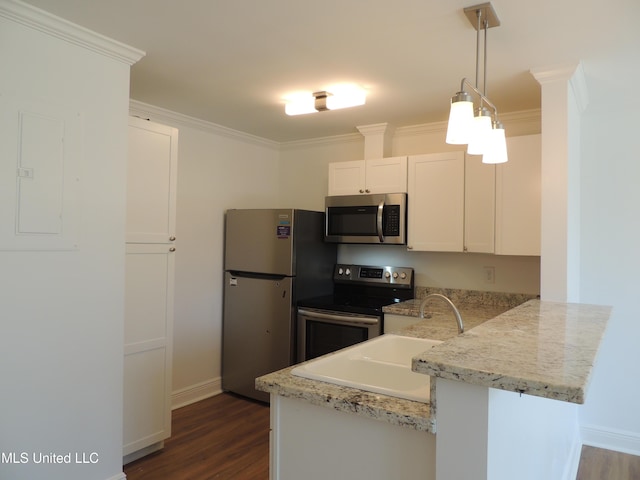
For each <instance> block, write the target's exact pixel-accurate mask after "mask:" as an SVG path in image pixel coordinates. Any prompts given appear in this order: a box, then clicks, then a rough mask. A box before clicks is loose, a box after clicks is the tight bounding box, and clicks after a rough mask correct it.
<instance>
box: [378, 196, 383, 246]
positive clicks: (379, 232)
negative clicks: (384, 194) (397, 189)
mask: <svg viewBox="0 0 640 480" xmlns="http://www.w3.org/2000/svg"><path fill="white" fill-rule="evenodd" d="M383 213H384V200H381V201H380V204H379V205H378V215H376V220H377V221H376V226H377V228H378V238H379V239H380V243H384V231H383V230H382V214H383Z"/></svg>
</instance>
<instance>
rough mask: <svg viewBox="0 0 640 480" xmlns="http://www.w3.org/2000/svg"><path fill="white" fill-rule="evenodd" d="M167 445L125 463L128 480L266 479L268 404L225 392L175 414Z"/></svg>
mask: <svg viewBox="0 0 640 480" xmlns="http://www.w3.org/2000/svg"><path fill="white" fill-rule="evenodd" d="M171 429H172V435H171V438H169V439H168V440H166V441H165V444H164V449H163V450H162V451H160V452H155V453H153V454H151V455H148V456H146V457H144V458H141V459H139V460H136V461H135V462H131V463H130V464H128V465H126V466H125V467H124V472H125V473H126V475H127V480H210V479H216V480H226V479H229V480H231V479H233V480H245V479H246V480H268V479H269V406H268V405H266V404H263V403H259V402H254V401H251V400H247V399H245V398H242V397H238V396H235V395H231V394H228V393H223V394H220V395H217V396H215V397H211V398H208V399H206V400H202V401H200V402H197V403H194V404H192V405H188V406H186V407H182V408H179V409H177V410H174V411H173V413H172V425H171Z"/></svg>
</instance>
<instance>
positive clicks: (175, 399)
mask: <svg viewBox="0 0 640 480" xmlns="http://www.w3.org/2000/svg"><path fill="white" fill-rule="evenodd" d="M219 393H222V379H221V378H220V377H218V378H212V379H211V380H205V381H204V382H200V383H196V384H195V385H190V386H188V387H186V388H181V389H180V390H175V391H174V392H173V393H172V394H171V410H175V409H176V408H180V407H185V406H187V405H191V404H192V403H195V402H197V401H199V400H204V399H205V398H209V397H213V396H214V395H218V394H219Z"/></svg>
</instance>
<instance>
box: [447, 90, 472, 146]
mask: <svg viewBox="0 0 640 480" xmlns="http://www.w3.org/2000/svg"><path fill="white" fill-rule="evenodd" d="M472 125H473V102H472V101H471V96H470V95H469V94H468V93H466V92H458V93H456V94H455V95H454V96H453V98H451V110H450V111H449V124H448V125H447V137H446V139H445V141H446V142H447V143H448V144H450V145H464V144H466V143H469V139H470V135H471V128H472Z"/></svg>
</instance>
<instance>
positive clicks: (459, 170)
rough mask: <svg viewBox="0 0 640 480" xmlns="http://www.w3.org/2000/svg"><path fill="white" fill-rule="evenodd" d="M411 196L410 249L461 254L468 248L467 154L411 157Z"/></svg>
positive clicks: (409, 176) (409, 166)
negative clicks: (465, 171) (465, 223)
mask: <svg viewBox="0 0 640 480" xmlns="http://www.w3.org/2000/svg"><path fill="white" fill-rule="evenodd" d="M407 193H408V195H407V196H408V199H407V202H408V207H407V210H408V221H407V228H408V232H407V236H408V241H407V248H408V249H409V250H416V251H417V250H426V251H440V252H461V251H462V250H463V246H464V245H463V241H464V153H463V152H450V153H433V154H425V155H414V156H410V157H409V162H408V182H407Z"/></svg>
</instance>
